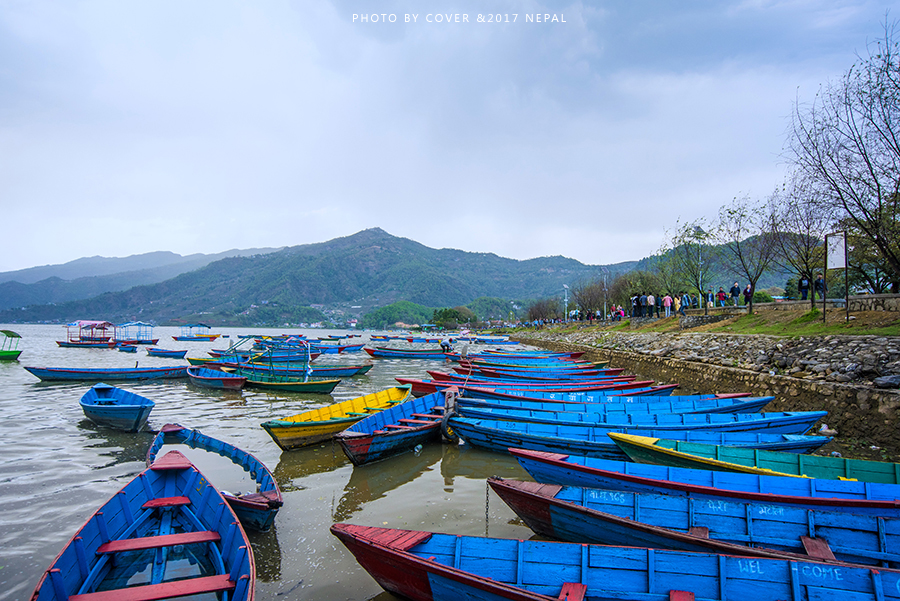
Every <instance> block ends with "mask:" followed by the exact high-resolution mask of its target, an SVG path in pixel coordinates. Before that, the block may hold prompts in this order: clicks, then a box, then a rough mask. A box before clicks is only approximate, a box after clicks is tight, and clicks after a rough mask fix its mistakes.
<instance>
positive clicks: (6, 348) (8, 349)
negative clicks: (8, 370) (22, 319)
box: [0, 330, 22, 361]
mask: <svg viewBox="0 0 900 601" xmlns="http://www.w3.org/2000/svg"><path fill="white" fill-rule="evenodd" d="M0 334H3V340H2V341H0V361H18V360H19V355H21V354H22V351H20V350H19V339H20V338H22V337H21V336H19V335H18V334H16V333H15V332H13V331H12V330H0Z"/></svg>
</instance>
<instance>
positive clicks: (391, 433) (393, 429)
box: [335, 392, 454, 465]
mask: <svg viewBox="0 0 900 601" xmlns="http://www.w3.org/2000/svg"><path fill="white" fill-rule="evenodd" d="M446 394H454V393H453V392H447V393H444V392H435V393H432V394H430V395H428V396H423V397H418V398H411V399H410V400H408V401H404V402H402V403H399V404H397V405H394V406H393V407H390V408H389V409H384V410H383V411H379V412H378V413H374V414H372V415H370V416H369V417H366V418H364V419H362V420H360V421H358V422H356V423H355V424H353V425H352V426H350V427H349V428H347V429H346V430H344V431H343V432H340V433H338V434H336V435H335V439H337V441H338V443H340V445H341V448H342V449H344V453H345V454H346V455H347V457H348V458H349V459H350V461H352V462H353V464H354V465H363V464H366V463H372V462H374V461H380V460H381V459H386V458H388V457H393V456H394V455H399V454H400V453H404V452H406V451H409V450H411V449H413V448H414V447H415V446H416V445H419V444H422V443H424V442H427V441H429V440H433V439H435V438H438V437H439V436H440V434H441V418H442V416H443V409H444V403H445V395H446Z"/></svg>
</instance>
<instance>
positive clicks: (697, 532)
mask: <svg viewBox="0 0 900 601" xmlns="http://www.w3.org/2000/svg"><path fill="white" fill-rule="evenodd" d="M688 534H690V535H691V536H699V537H700V538H709V528H707V527H706V526H692V527H691V528H689V529H688Z"/></svg>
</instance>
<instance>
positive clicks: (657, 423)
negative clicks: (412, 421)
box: [459, 407, 828, 438]
mask: <svg viewBox="0 0 900 601" xmlns="http://www.w3.org/2000/svg"><path fill="white" fill-rule="evenodd" d="M459 414H460V415H461V416H462V417H468V418H472V419H485V420H508V421H515V422H526V423H535V424H550V425H556V426H588V427H591V428H596V429H598V430H609V429H616V428H641V429H644V430H656V432H657V435H656V438H666V437H665V435H664V433H665V432H667V431H670V430H707V431H718V432H772V433H776V434H803V433H804V432H806V431H807V430H809V429H810V428H812V427H813V426H814V425H815V423H816V422H817V421H819V420H820V419H822V418H823V417H825V416H827V415H828V412H827V411H780V412H776V411H772V412H769V413H624V412H622V413H605V414H604V413H578V412H568V411H530V410H528V409H515V408H509V409H497V408H492V407H485V408H475V407H460V408H459Z"/></svg>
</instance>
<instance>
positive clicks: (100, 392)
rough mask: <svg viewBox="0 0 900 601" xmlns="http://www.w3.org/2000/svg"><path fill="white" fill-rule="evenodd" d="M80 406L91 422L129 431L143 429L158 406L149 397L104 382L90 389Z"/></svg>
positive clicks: (82, 398)
mask: <svg viewBox="0 0 900 601" xmlns="http://www.w3.org/2000/svg"><path fill="white" fill-rule="evenodd" d="M80 403H81V409H82V411H84V415H85V417H87V418H88V419H90V420H91V421H92V422H94V423H97V424H100V425H103V426H110V427H111V428H117V429H119V430H125V431H126V432H137V431H139V430H140V429H141V428H143V427H144V424H146V423H147V418H148V417H150V412H151V411H152V410H153V407H154V406H155V405H156V403H154V402H153V401H151V400H150V399H148V398H146V397H142V396H141V395H139V394H135V393H133V392H129V391H128V390H123V389H121V388H116V387H115V386H110V385H109V384H104V383H103V382H100V383H99V384H94V385H93V386H91V387H90V388H89V389H88V391H87V392H86V393H84V396H82V397H81V401H80Z"/></svg>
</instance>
